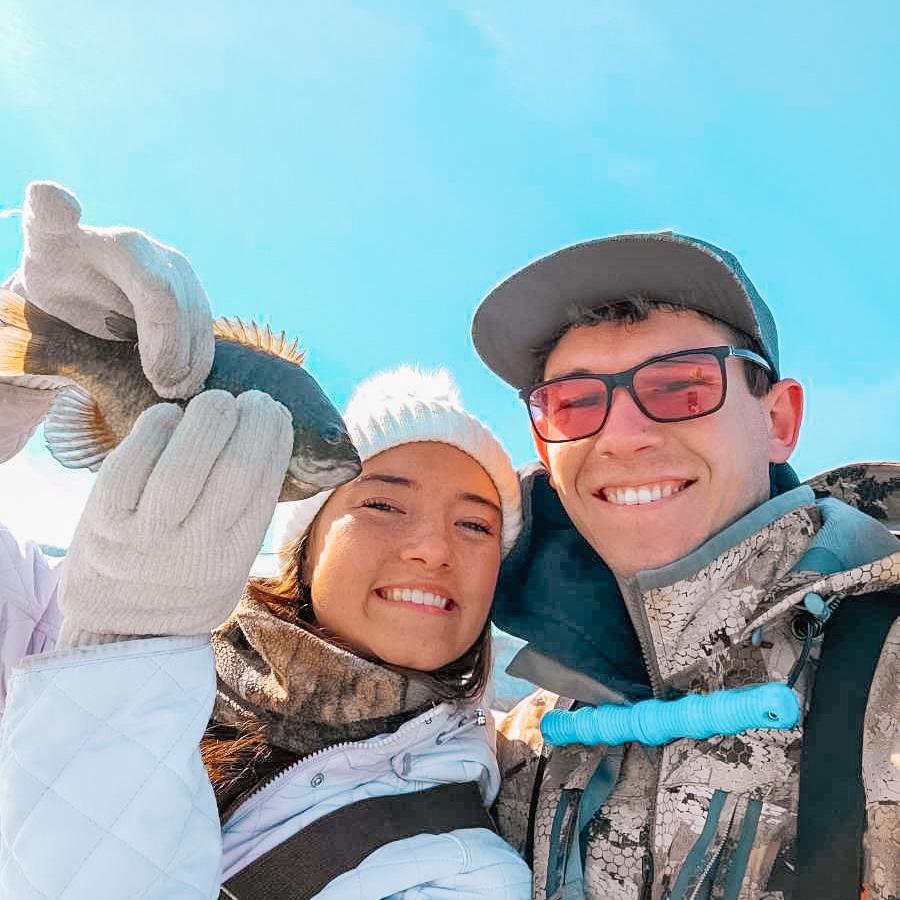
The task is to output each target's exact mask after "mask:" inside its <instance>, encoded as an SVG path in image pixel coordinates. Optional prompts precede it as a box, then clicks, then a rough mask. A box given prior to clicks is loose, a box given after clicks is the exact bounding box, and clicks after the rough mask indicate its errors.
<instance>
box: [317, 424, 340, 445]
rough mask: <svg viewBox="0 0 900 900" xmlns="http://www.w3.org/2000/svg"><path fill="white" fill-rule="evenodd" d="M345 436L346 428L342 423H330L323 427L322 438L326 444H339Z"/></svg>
mask: <svg viewBox="0 0 900 900" xmlns="http://www.w3.org/2000/svg"><path fill="white" fill-rule="evenodd" d="M343 437H344V429H343V428H341V427H340V425H329V426H327V427H326V428H323V429H322V440H323V441H325V443H326V444H339V443H340V442H341V440H342V439H343Z"/></svg>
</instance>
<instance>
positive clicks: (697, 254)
mask: <svg viewBox="0 0 900 900" xmlns="http://www.w3.org/2000/svg"><path fill="white" fill-rule="evenodd" d="M635 297H644V298H646V299H649V300H661V301H666V302H670V303H674V304H677V305H679V306H684V307H687V308H688V309H694V310H697V311H698V312H703V313H706V314H708V315H710V316H713V317H714V318H716V319H719V320H720V321H722V322H725V323H726V324H728V325H731V326H732V327H733V328H737V329H738V330H739V331H743V332H745V333H746V334H749V335H750V336H751V337H754V338H756V340H757V341H759V344H760V346H761V347H762V352H763V356H764V357H765V358H766V360H767V361H768V362H769V363H770V364H771V366H772V368H773V370H774V376H775V377H776V378H777V377H778V333H777V331H776V329H775V320H774V319H773V318H772V313H771V311H770V310H769V307H768V306H766V304H765V302H764V301H763V299H762V297H760V296H759V293H758V292H757V290H756V288H755V287H754V286H753V282H751V281H750V279H749V278H748V277H747V275H746V273H745V272H744V270H743V269H742V268H741V264H740V263H739V262H738V261H737V259H736V258H735V257H734V256H733V255H732V254H731V253H729V252H728V251H727V250H722V249H720V248H719V247H716V246H714V245H712V244H708V243H706V242H705V241H701V240H699V239H697V238H692V237H686V236H685V235H681V234H675V233H674V232H671V231H663V232H650V233H640V234H619V235H614V236H613V237H608V238H600V239H599V240H594V241H586V242H585V243H583V244H573V245H572V246H571V247H564V248H563V249H562V250H557V251H556V252H555V253H551V254H549V255H548V256H543V257H541V258H540V259H538V260H535V261H534V262H532V263H529V264H528V265H527V266H525V267H524V268H523V269H519V271H518V272H515V273H514V274H512V275H510V276H509V277H508V278H507V279H506V280H505V281H502V282H501V283H500V284H499V285H497V287H495V288H494V289H493V290H492V291H491V292H490V293H489V294H488V295H487V296H486V297H485V298H484V300H482V301H481V304H480V305H479V307H478V309H477V310H476V311H475V318H474V320H473V322H472V339H473V341H474V342H475V349H476V350H477V351H478V354H479V356H481V358H482V359H483V360H484V361H485V363H487V365H488V366H489V368H491V369H492V370H493V371H494V372H496V373H497V374H498V375H499V376H500V377H501V378H502V379H503V380H504V381H506V382H508V383H509V384H511V385H512V386H513V387H515V388H519V389H520V390H521V389H523V388H528V387H531V386H532V385H533V384H535V383H536V382H537V381H539V380H540V379H541V377H542V373H541V372H538V371H536V365H537V356H536V353H535V351H536V350H537V349H538V348H541V347H545V346H546V345H547V344H548V342H549V341H551V340H552V339H553V337H554V336H555V335H557V334H558V333H559V332H560V331H561V330H562V329H563V327H564V326H565V325H566V323H567V321H569V319H570V316H571V310H572V309H573V307H575V308H580V309H598V308H600V307H603V306H610V305H612V304H613V303H616V302H618V301H620V300H628V299H632V298H635Z"/></svg>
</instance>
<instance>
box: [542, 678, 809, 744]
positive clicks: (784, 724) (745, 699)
mask: <svg viewBox="0 0 900 900" xmlns="http://www.w3.org/2000/svg"><path fill="white" fill-rule="evenodd" d="M799 719H800V705H799V703H798V702H797V697H796V695H795V694H794V692H793V691H792V690H791V689H790V688H789V687H788V686H787V685H786V684H781V683H779V682H772V683H770V684H760V685H756V686H754V687H747V688H734V689H731V690H725V691H716V692H715V693H714V694H688V695H687V696H686V697H682V698H681V699H679V700H642V701H641V702H640V703H635V704H634V705H632V706H616V705H614V704H610V703H607V704H603V705H602V706H586V707H584V708H582V709H578V710H575V712H564V711H563V710H552V711H551V712H548V713H546V714H545V715H544V718H543V719H541V733H542V734H543V736H544V740H545V741H546V742H547V743H548V744H624V743H626V742H627V741H637V742H638V743H640V744H649V745H651V746H657V745H659V744H667V743H668V742H669V741H674V740H677V739H678V738H686V737H689V738H699V739H703V738H709V737H712V736H713V735H716V734H739V733H740V732H742V731H748V730H749V729H751V728H780V729H784V728H793V727H794V726H795V725H796V724H797V722H798V720H799Z"/></svg>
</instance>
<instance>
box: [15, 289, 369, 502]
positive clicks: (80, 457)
mask: <svg viewBox="0 0 900 900" xmlns="http://www.w3.org/2000/svg"><path fill="white" fill-rule="evenodd" d="M106 324H107V328H108V330H109V333H110V335H111V338H110V340H104V339H102V338H98V337H94V336H93V335H91V334H87V333H86V332H83V331H79V330H78V329H77V328H73V327H72V326H71V325H69V324H67V323H66V322H63V321H62V320H60V319H57V318H55V317H54V316H51V315H49V314H48V313H45V312H44V311H43V310H41V309H40V308H38V307H37V306H35V305H34V304H33V303H30V302H29V301H27V300H25V299H23V298H22V297H19V296H18V295H17V294H14V293H12V292H11V291H6V290H0V375H4V376H23V375H34V376H51V377H53V378H58V379H61V381H60V384H64V385H65V386H64V387H63V389H62V390H61V392H60V395H59V397H58V398H57V400H56V402H55V403H54V404H53V407H52V408H51V410H50V412H49V414H48V416H47V419H46V422H45V426H44V434H45V436H46V438H47V446H48V449H49V450H50V452H51V454H52V455H53V456H54V458H55V459H57V460H58V461H59V462H61V463H62V464H63V465H64V466H67V467H69V468H76V469H77V468H88V469H92V470H95V471H96V469H98V468H99V467H100V464H101V463H102V462H103V460H104V459H105V457H106V456H107V455H108V454H109V453H110V451H111V450H113V449H114V448H115V447H116V446H118V444H119V443H121V441H122V440H123V439H124V438H125V436H126V435H127V434H128V433H129V432H130V431H131V427H132V425H133V424H134V422H135V420H136V419H137V417H138V416H139V415H140V414H141V413H142V412H143V411H144V410H145V409H147V408H148V407H150V406H152V405H154V404H156V403H160V402H163V399H164V398H162V397H160V396H159V395H158V394H157V393H156V391H154V390H153V388H152V386H151V385H150V382H149V381H148V380H147V377H146V376H145V375H144V371H143V369H142V368H141V361H140V356H139V354H138V350H137V329H136V326H135V323H134V321H133V320H132V319H129V318H127V317H126V316H122V315H119V314H118V313H111V314H110V316H109V317H108V318H107V319H106ZM214 333H215V339H216V352H215V357H214V359H213V365H212V369H211V371H210V373H209V377H208V378H207V380H206V384H205V385H204V388H205V389H206V390H210V389H219V390H225V391H228V392H229V393H231V394H234V395H238V394H241V393H243V392H244V391H248V390H259V391H264V392H265V393H267V394H269V395H270V396H271V397H274V398H275V399H276V400H278V401H279V402H280V403H282V404H284V406H285V407H287V409H288V411H289V412H290V414H291V417H292V420H293V427H294V445H293V449H292V451H291V461H290V465H289V466H288V471H287V474H286V475H285V480H284V484H283V486H282V489H281V495H280V496H279V498H278V499H279V500H301V499H303V498H305V497H311V496H312V495H313V494H316V493H318V492H319V491H324V490H330V489H331V488H335V487H337V486H338V485H340V484H343V483H344V482H346V481H349V480H350V479H351V478H355V477H356V476H357V475H358V474H359V472H360V462H359V455H358V454H357V452H356V449H355V447H354V446H353V442H352V441H351V440H350V436H349V435H348V434H347V430H346V428H345V426H344V421H343V419H342V418H341V416H340V413H338V411H337V410H336V409H335V407H334V406H333V405H332V403H331V401H330V400H329V399H328V398H327V397H326V396H325V394H324V393H323V391H322V389H321V388H320V387H319V385H318V383H317V382H316V380H315V379H314V378H313V377H312V376H311V375H310V374H309V373H308V372H307V371H306V370H305V369H304V368H303V354H302V352H301V351H299V350H298V349H297V342H296V341H294V342H293V343H288V342H287V341H286V340H285V337H284V333H283V332H282V333H280V334H278V335H275V334H273V332H272V331H271V329H270V328H269V327H268V326H266V327H265V328H262V329H261V328H259V327H258V326H257V325H256V324H254V323H249V324H245V323H244V322H242V321H241V320H240V319H237V320H231V319H218V320H217V321H216V323H215V325H214ZM185 402H186V401H185Z"/></svg>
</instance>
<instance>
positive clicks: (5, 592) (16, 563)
mask: <svg viewBox="0 0 900 900" xmlns="http://www.w3.org/2000/svg"><path fill="white" fill-rule="evenodd" d="M58 581H59V573H58V568H53V567H52V566H51V565H50V563H49V562H48V561H47V560H46V559H45V558H44V556H43V554H42V553H41V551H40V550H39V549H38V547H37V546H36V545H35V544H32V543H25V544H22V545H20V544H19V543H18V542H17V541H16V539H15V538H14V537H13V536H12V534H10V532H9V531H8V530H7V529H6V528H4V527H3V526H2V525H0V715H2V713H3V708H4V706H5V703H6V691H7V685H8V682H9V674H10V671H11V670H12V667H13V666H14V665H15V664H16V663H17V662H18V661H19V660H20V659H21V658H22V657H23V656H27V655H29V654H31V653H44V652H46V651H48V650H52V649H53V646H54V644H55V643H56V635H57V633H58V632H59V628H60V624H61V615H60V612H59V607H58V606H57V603H56V587H57V582H58Z"/></svg>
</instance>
